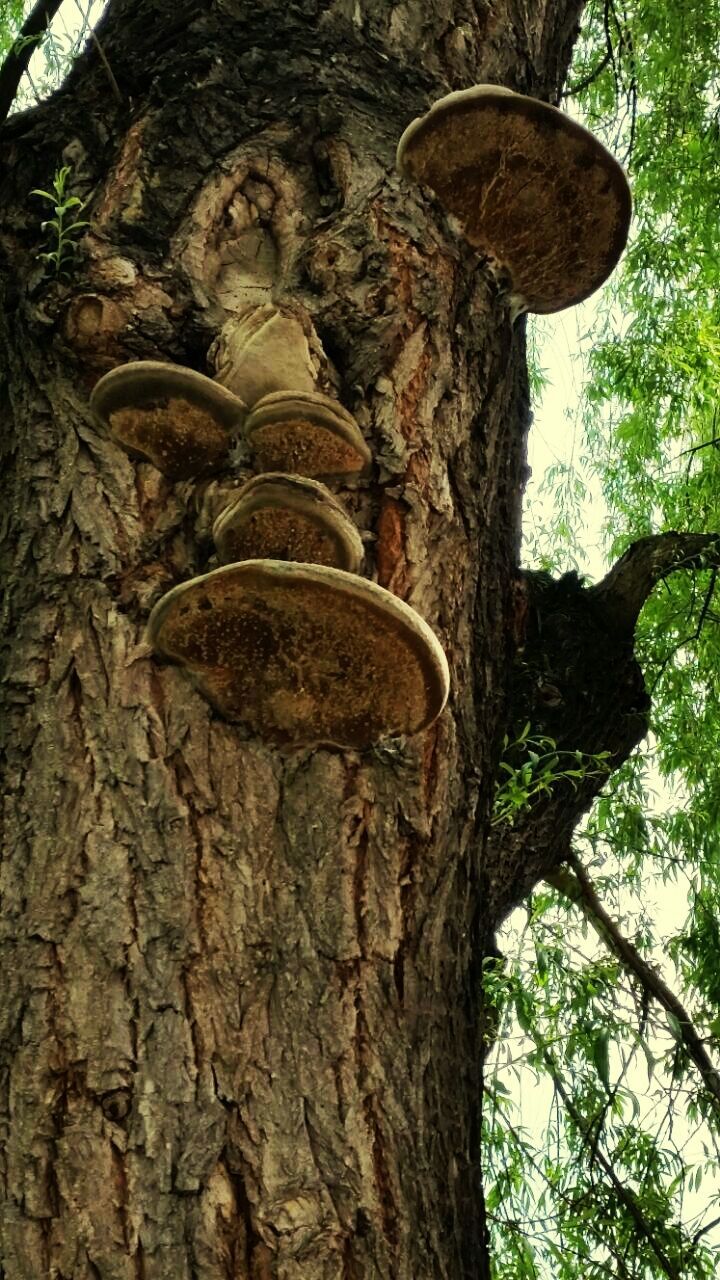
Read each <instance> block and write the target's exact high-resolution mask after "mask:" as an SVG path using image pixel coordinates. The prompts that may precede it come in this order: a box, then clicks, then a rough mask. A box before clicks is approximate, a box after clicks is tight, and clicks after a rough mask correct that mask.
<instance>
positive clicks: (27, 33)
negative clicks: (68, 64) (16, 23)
mask: <svg viewBox="0 0 720 1280" xmlns="http://www.w3.org/2000/svg"><path fill="white" fill-rule="evenodd" d="M61 4H62V0H37V4H36V5H35V6H34V8H33V10H32V12H31V13H30V14H29V15H28V17H27V18H26V19H25V21H24V23H23V25H22V27H21V28H20V34H19V36H18V37H17V40H16V41H15V43H14V45H13V47H12V49H11V50H10V52H9V54H8V56H7V58H6V59H5V61H4V62H3V64H2V66H1V67H0V125H2V123H3V121H5V120H6V119H7V117H8V113H9V111H10V108H11V106H12V104H13V102H14V101H15V94H16V93H17V91H18V86H19V84H20V81H21V80H22V78H23V76H24V74H25V72H26V71H27V69H28V65H29V62H30V59H31V58H32V56H33V54H34V52H35V50H36V48H37V45H38V41H37V40H36V39H35V38H34V37H36V36H42V35H43V34H44V32H45V31H46V30H47V27H48V24H49V23H50V22H51V21H52V19H53V18H54V17H55V14H56V13H57V11H58V9H59V8H60V5H61Z"/></svg>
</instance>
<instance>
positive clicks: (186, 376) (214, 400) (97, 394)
mask: <svg viewBox="0 0 720 1280" xmlns="http://www.w3.org/2000/svg"><path fill="white" fill-rule="evenodd" d="M90 407H91V409H92V410H93V413H94V414H95V416H96V417H97V418H98V419H99V420H100V421H101V422H102V423H104V424H105V425H106V426H107V427H108V429H109V431H110V435H111V436H112V438H113V440H115V441H117V443H118V444H121V445H122V446H123V448H124V449H127V451H128V453H130V454H132V455H134V456H136V457H141V458H147V459H148V460H149V461H150V462H152V463H153V464H154V466H156V467H157V468H158V470H159V471H162V472H163V473H164V474H165V475H166V476H169V477H170V479H171V480H187V479H189V478H190V477H192V476H197V475H201V474H203V473H204V472H206V471H212V470H214V469H216V468H217V467H219V466H221V465H222V463H223V462H224V460H225V458H226V456H227V452H228V449H229V446H230V444H231V443H232V437H233V435H234V434H236V433H237V431H238V429H239V427H240V425H241V423H242V421H243V418H244V417H245V413H246V407H245V405H244V404H243V402H242V400H239V399H238V397H237V396H235V395H233V394H232V392H231V391H227V390H226V389H225V387H221V386H219V385H218V384H217V383H216V382H213V381H212V379H211V378H206V377H204V375H203V374H202V373H196V372H195V371H194V370H193V369H184V368H183V367H182V366H181V365H175V364H164V363H163V362H162V361H159V360H136V361H134V362H133V363H131V364H123V365H120V366H119V367H118V368H117V369H112V370H111V371H110V373H106V374H105V376H104V377H103V378H101V379H100V381H99V382H98V383H97V385H96V386H95V389H94V391H93V393H92V396H91V397H90Z"/></svg>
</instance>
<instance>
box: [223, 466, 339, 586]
mask: <svg viewBox="0 0 720 1280" xmlns="http://www.w3.org/2000/svg"><path fill="white" fill-rule="evenodd" d="M213 538H214V540H215V546H216V547H217V550H218V555H219V558H220V561H221V563H223V564H229V563H230V562H232V561H236V560H255V559H267V560H294V561H301V562H303V563H306V564H324V565H331V566H333V567H334V568H336V569H347V570H348V571H349V572H350V573H356V572H357V570H358V569H359V568H360V564H361V562H362V558H363V544H362V540H361V538H360V534H359V533H358V531H357V529H356V528H355V525H354V524H353V522H352V520H351V519H350V517H349V516H348V515H347V513H346V512H345V510H344V509H343V507H342V506H341V505H340V503H339V502H338V501H337V499H336V498H334V497H333V495H332V494H331V493H330V491H329V490H328V489H326V488H325V486H324V485H323V484H318V482H317V481H316V480H303V479H300V478H299V477H298V476H289V475H283V474H282V473H280V472H275V473H271V474H269V475H260V476H254V477H253V479H252V480H249V481H248V483H247V484H246V485H243V487H242V489H241V490H240V492H239V494H238V496H237V498H236V500H235V502H233V503H231V505H230V506H229V507H226V508H225V510H224V511H222V512H221V513H220V515H219V516H218V518H217V520H216V521H215V524H214V526H213Z"/></svg>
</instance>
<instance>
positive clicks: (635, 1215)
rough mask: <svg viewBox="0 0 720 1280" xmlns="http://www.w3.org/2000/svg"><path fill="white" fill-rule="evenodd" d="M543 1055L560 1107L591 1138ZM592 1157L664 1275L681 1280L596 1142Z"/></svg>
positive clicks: (548, 1057)
mask: <svg viewBox="0 0 720 1280" xmlns="http://www.w3.org/2000/svg"><path fill="white" fill-rule="evenodd" d="M543 1058H544V1061H545V1065H546V1067H547V1069H548V1071H549V1072H550V1075H551V1076H552V1081H553V1084H554V1086H555V1088H556V1089H557V1091H558V1093H559V1094H560V1097H561V1098H562V1101H563V1106H564V1107H565V1109H566V1111H567V1113H568V1115H569V1116H571V1118H572V1120H573V1121H574V1123H575V1124H576V1125H577V1127H578V1129H579V1130H580V1132H581V1134H582V1135H583V1137H584V1138H585V1139H586V1140H587V1141H589V1140H590V1138H591V1137H592V1132H591V1126H590V1125H588V1124H587V1122H586V1121H585V1120H584V1119H583V1117H582V1116H581V1114H580V1112H579V1111H578V1109H577V1107H576V1106H575V1104H574V1102H573V1100H572V1098H571V1097H570V1094H569V1093H568V1091H567V1089H566V1088H565V1086H564V1084H563V1082H562V1080H561V1079H560V1076H559V1073H558V1071H557V1068H556V1066H555V1062H554V1061H553V1058H552V1056H551V1054H549V1053H548V1052H547V1050H545V1052H544V1053H543ZM592 1158H593V1160H594V1161H595V1163H596V1164H599V1165H600V1168H601V1169H602V1171H603V1173H604V1174H605V1176H606V1177H607V1178H609V1180H610V1182H611V1183H612V1185H613V1188H614V1189H615V1191H616V1193H617V1196H618V1199H619V1200H621V1201H622V1203H623V1204H624V1205H625V1208H626V1209H627V1211H628V1213H629V1214H630V1217H631V1218H632V1220H633V1222H634V1223H635V1226H636V1227H637V1229H638V1233H639V1234H640V1235H641V1236H643V1238H644V1239H645V1240H647V1243H648V1244H649V1246H650V1248H651V1249H652V1251H653V1253H654V1254H655V1257H656V1258H657V1260H658V1262H659V1263H660V1267H661V1269H662V1270H663V1271H664V1273H665V1275H666V1276H667V1277H668V1280H682V1276H681V1274H680V1272H679V1271H678V1270H677V1267H676V1266H675V1264H674V1263H673V1262H671V1261H670V1259H669V1258H668V1256H667V1254H666V1253H665V1250H664V1249H663V1248H662V1246H661V1245H660V1244H659V1242H658V1241H657V1240H656V1239H655V1235H654V1233H653V1229H652V1227H651V1226H650V1223H649V1222H648V1221H647V1219H646V1217H645V1215H644V1213H643V1211H642V1209H641V1208H640V1205H639V1204H638V1202H637V1199H636V1197H635V1196H634V1194H633V1192H632V1191H631V1190H630V1188H629V1187H626V1186H625V1185H624V1183H623V1182H621V1181H620V1179H619V1178H618V1176H617V1174H616V1172H615V1170H614V1169H613V1167H612V1164H611V1163H610V1161H609V1160H608V1158H607V1156H606V1155H605V1154H604V1153H603V1152H602V1151H600V1150H599V1148H598V1147H597V1145H595V1146H594V1147H593V1151H592Z"/></svg>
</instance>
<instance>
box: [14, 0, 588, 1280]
mask: <svg viewBox="0 0 720 1280" xmlns="http://www.w3.org/2000/svg"><path fill="white" fill-rule="evenodd" d="M581 7H582V6H581V3H580V2H579V0H544V2H541V3H538V4H534V5H532V6H529V5H526V4H524V3H521V0H506V2H505V3H497V4H495V5H493V6H490V5H489V4H485V3H478V4H474V5H470V4H466V3H465V0H433V3H430V4H427V3H423V4H422V5H419V4H417V5H415V4H412V3H409V4H406V5H390V4H388V3H386V2H384V0H359V3H357V4H353V5H350V4H348V3H346V0H328V2H327V3H323V4H317V3H314V2H313V0H309V3H307V4H303V5H292V4H285V3H283V4H281V3H279V2H276V0H272V2H271V3H269V4H265V5H263V6H257V5H249V4H247V3H246V2H244V0H243V2H242V3H241V2H240V0H216V2H215V3H210V0H206V2H205V3H200V4H198V3H197V2H194V3H193V4H192V5H183V4H182V3H180V4H179V3H177V0H176V2H175V3H173V4H171V3H169V0H144V2H143V3H142V4H140V3H138V0H115V2H114V3H111V5H110V7H109V11H108V14H107V17H106V19H105V20H104V22H103V24H102V26H101V28H100V30H99V32H98V35H99V39H100V42H101V45H102V50H103V53H104V56H105V58H106V60H107V64H108V65H109V66H110V68H111V70H112V75H113V77H114V80H115V82H116V84H117V86H118V88H119V91H120V93H121V95H122V98H123V101H122V102H118V101H117V98H116V95H115V93H114V92H111V91H110V88H109V84H108V78H107V71H106V67H105V65H104V63H103V61H102V59H101V58H100V56H99V54H98V52H97V49H91V50H90V51H89V53H88V54H87V55H86V56H85V57H84V58H83V59H81V60H80V62H79V63H78V65H77V67H76V68H75V69H74V71H73V73H72V75H71V76H70V78H69V80H68V83H67V85H66V86H65V88H64V89H63V90H62V91H61V92H60V93H59V94H57V95H56V96H55V97H54V99H53V100H51V101H50V102H49V103H48V104H46V105H44V106H42V107H40V108H38V109H37V110H35V111H33V112H30V113H26V114H24V115H21V116H19V117H14V118H12V119H11V120H9V121H8V122H7V123H6V124H5V126H4V127H3V129H2V132H1V134H0V137H1V138H2V141H3V147H4V153H5V160H6V168H5V170H4V173H3V175H2V178H1V179H0V209H1V210H2V214H1V216H0V288H2V293H3V308H2V320H0V343H1V344H2V350H3V368H4V370H5V378H4V380H3V382H2V385H0V396H1V397H2V401H1V403H2V413H1V420H2V434H1V436H0V448H1V449H2V468H1V469H0V484H1V485H2V502H1V506H0V509H1V510H2V511H3V513H4V516H3V525H2V533H1V535H0V556H1V557H2V572H3V577H4V581H5V585H6V589H5V596H4V602H3V607H4V615H3V632H2V638H3V639H2V643H3V658H4V667H3V683H2V691H3V693H2V696H3V709H2V715H1V717H0V735H1V737H0V742H1V744H2V753H3V767H4V778H5V786H4V843H3V854H2V862H1V863H0V893H1V895H2V913H1V918H0V965H1V966H2V973H3V986H2V993H1V994H0V1115H1V1116H2V1130H1V1133H2V1136H1V1137H0V1176H1V1178H2V1195H1V1198H0V1241H1V1242H2V1243H0V1269H1V1270H2V1272H3V1273H4V1275H5V1276H6V1277H7V1280H37V1278H38V1277H41V1276H48V1277H49V1276H62V1277H63V1278H64V1280H90V1278H91V1277H92V1278H93V1280H97V1278H98V1277H102V1280H183V1278H184V1277H187V1278H188V1280H189V1278H190V1277H193V1278H197V1280H222V1278H224V1277H233V1278H234V1280H240V1277H247V1278H248V1280H300V1278H301V1277H302V1280H337V1277H341V1276H342V1277H344V1278H346V1280H363V1278H365V1277H368V1278H369V1277H387V1278H388V1280H390V1278H392V1280H420V1278H421V1277H428V1280H429V1278H430V1277H432V1278H433V1280H439V1278H440V1277H446V1278H447V1280H457V1277H458V1276H461V1275H467V1276H475V1275H480V1276H486V1275H487V1274H488V1258H487V1242H486V1239H485V1228H484V1221H483V1216H482V1211H481V1209H482V1195H481V1183H480V1164H479V1157H480V1153H479V1148H478V1133H479V1124H478V1109H479V1104H480V1086H481V1080H480V1072H481V1063H482V1057H483V1054H484V1052H485V1044H484V1041H483V1036H482V1032H481V1029H480V1026H479V1023H478V1012H479V1011H478V992H479V986H480V978H481V970H482V961H483V956H484V954H485V953H486V952H487V951H488V950H489V949H490V950H491V949H492V933H493V929H494V927H495V926H496V925H497V923H498V921H499V919H500V918H501V916H502V914H503V913H504V911H505V910H506V909H507V905H508V902H509V900H510V898H512V896H513V895H514V894H515V893H516V892H522V891H523V886H524V885H525V881H526V879H527V876H526V875H525V873H524V871H523V867H524V864H525V860H526V857H527V850H526V849H525V848H523V847H519V848H517V849H516V848H515V846H514V845H513V844H512V842H511V841H510V842H508V841H505V842H504V844H503V843H502V842H500V843H498V841H497V837H496V835H493V838H492V839H491V840H490V842H489V843H488V842H487V834H488V829H489V828H488V815H489V811H490V807H491V804H492V793H493V780H494V775H495V769H496V764H497V758H498V755H499V750H500V744H501V741H502V735H503V731H504V729H505V726H506V723H507V721H508V716H509V715H510V714H511V709H510V710H509V704H508V685H509V681H510V673H511V663H512V658H513V655H514V652H515V643H516V639H515V621H516V612H515V611H516V605H517V598H516V593H515V590H514V585H515V565H516V561H517V553H518V543H519V525H520V514H519V512H520V496H521V490H522V483H523V454H524V436H525V432H526V430H527V427H528V421H529V414H528V396H527V383H526V376H525V365H524V342H523V332H524V331H523V324H522V322H519V323H518V324H517V325H516V326H515V327H512V325H511V323H510V317H509V315H508V313H507V309H506V304H505V302H504V301H503V300H502V299H501V298H499V297H498V296H497V295H496V294H495V292H494V288H493V285H492V282H491V280H490V279H489V278H488V277H487V276H486V275H485V274H484V273H483V271H482V270H481V269H480V268H479V265H478V263H477V261H476V259H475V257H474V255H473V254H472V253H471V252H470V251H469V250H468V249H467V247H465V246H464V245H463V244H462V243H461V242H460V241H458V240H457V238H456V237H455V236H454V235H453V233H452V232H451V231H450V229H449V228H448V226H447V224H446V222H445V220H444V218H443V216H442V214H441V211H440V210H439V209H438V208H437V206H436V205H435V204H434V203H433V201H432V200H431V199H429V198H428V197H427V196H426V195H424V194H423V192H422V191H419V190H412V189H410V188H409V187H408V186H407V185H406V184H405V183H404V182H402V181H401V180H400V178H399V177H398V176H397V175H396V173H395V172H394V168H393V154H394V147H395V143H396V141H397V138H398V136H399V133H400V132H401V130H402V128H403V127H404V125H405V124H406V123H407V122H408V120H409V119H410V118H411V117H412V115H413V114H417V113H418V112H420V111H422V110H424V109H425V108H426V107H427V105H428V103H429V102H430V101H431V100H432V99H433V98H435V97H437V96H439V95H440V94H442V93H444V92H447V91H448V90H449V89H453V88H459V87H463V86H464V85H466V84H468V83H471V82H473V81H477V80H491V81H496V82H499V83H502V84H506V85H508V86H510V87H515V88H519V89H521V90H525V91H528V92H531V93H535V94H537V95H539V96H543V97H547V98H550V99H551V100H556V99H557V97H558V94H559V90H560V85H561V81H562V77H563V74H564V71H565V67H566V63H567V60H568V57H569V53H570V48H571V42H572V38H573V35H574V32H575V27H576V22H577V18H578V15H579V12H580V9H581ZM61 162H67V163H72V164H73V183H74V190H77V192H78V193H79V194H80V195H82V196H83V197H86V198H87V199H88V201H89V216H90V217H91V219H92V226H91V228H90V230H89V233H88V235H87V236H85V237H84V239H83V242H82V245H81V250H80V252H79V254H78V256H77V258H76V259H75V260H74V263H73V270H72V275H71V277H70V279H69V280H68V281H67V282H61V283H57V282H54V281H53V280H52V279H49V278H48V277H47V276H45V275H43V273H42V271H41V269H40V268H39V266H38V264H37V261H36V258H35V254H36V253H37V251H38V249H39V248H41V247H42V244H41V232H40V228H39V222H40V218H41V216H42V215H41V213H40V212H39V210H38V208H37V207H36V205H35V203H34V201H33V198H32V197H30V196H29V195H28V192H29V191H30V190H31V189H32V188H33V187H37V186H40V187H43V186H44V187H46V186H47V185H48V181H49V179H51V177H52V173H53V171H54V169H55V166H56V165H57V164H58V163H61ZM271 300H272V302H273V303H275V304H276V305H280V306H283V307H288V308H291V309H292V312H293V314H294V315H295V316H296V317H298V318H299V319H300V322H301V324H302V326H303V329H304V332H305V333H306V335H307V341H308V350H309V351H310V353H311V357H312V358H313V359H314V360H316V366H315V367H317V368H318V369H320V370H322V373H321V375H320V376H321V377H322V378H323V379H325V385H326V386H327V388H328V390H331V391H332V393H333V394H335V395H336V396H338V397H339V399H340V400H341V401H342V403H343V404H345V405H346V407H347V408H348V409H350V410H351V411H352V412H353V413H354V414H355V416H356V417H357V418H358V420H359V422H360V424H361V426H362V428H363V431H364V433H365V435H366V438H367V439H368V442H369V443H370V445H371V447H372V449H373V456H374V458H375V466H374V469H373V472H372V475H371V477H370V478H369V479H368V480H363V481H362V482H360V483H358V484H356V485H355V486H354V487H347V488H343V489H341V497H342V499H343V501H344V503H345V504H346V506H347V508H348V510H349V511H350V512H351V514H352V515H353V518H354V519H355V521H356V523H357V524H358V526H359V528H360V529H361V530H362V531H363V533H364V535H365V538H366V542H367V549H368V557H367V572H369V573H370V574H371V575H373V576H376V577H377V578H378V579H379V580H380V581H381V582H382V583H383V584H384V585H386V586H388V587H389V588H390V589H392V590H393V591H395V592H396V593H397V594H398V595H400V596H401V597H402V598H403V599H405V600H407V601H408V603H410V604H411V605H412V606H413V607H414V608H416V609H417V610H418V611H419V612H420V613H421V614H422V615H423V616H424V617H425V618H426V619H427V620H428V621H429V622H430V624H431V625H432V626H433V627H434V628H435V629H436V631H437V632H438V634H439V635H440V637H441V639H442V641H443V643H444V645H445V647H446V650H447V653H448V657H449V660H450V663H451V667H452V675H453V693H452V699H451V705H450V707H449V708H448V710H447V711H446V712H445V714H444V715H443V717H442V718H441V720H440V721H439V722H438V723H437V724H436V725H435V726H433V727H432V728H431V729H430V730H428V731H427V732H426V733H425V734H423V735H420V736H419V737H418V738H417V739H413V740H410V741H407V742H397V743H388V744H387V745H383V746H381V747H380V748H378V749H377V750H375V751H373V752H368V753H365V754H363V755H362V756H360V755H356V754H353V753H349V752H345V753H342V752H338V751H330V750H319V751H312V752H311V751H303V752H297V753H288V754H282V753H280V752H277V751H274V750H272V749H271V748H269V747H267V746H265V745H264V744H263V743H262V742H259V741H257V740H254V739H252V738H249V737H248V735H247V734H245V733H243V731H242V729H240V728H238V727H237V726H234V725H230V724H227V723H225V722H223V721H222V720H220V719H219V718H218V717H216V716H215V715H214V714H213V713H212V712H211V710H210V708H209V707H208V705H207V703H205V702H204V701H203V699H202V698H201V697H200V696H199V695H198V694H197V692H196V691H194V689H193V688H192V686H191V685H190V684H189V682H188V681H187V679H186V678H185V676H184V675H183V673H182V672H181V671H180V670H178V669H174V668H171V667H167V666H162V665H161V664H159V663H158V662H157V661H156V660H155V659H153V658H152V657H151V656H150V654H149V652H148V647H147V644H146V643H145V641H144V625H145V620H146V618H147V615H148V613H149V610H150V609H151V607H152V605H153V604H154V602H155V601H156V600H157V599H158V598H159V597H160V596H161V595H162V594H163V593H164V592H165V591H166V590H167V589H168V588H169V587H171V586H172V585H173V584H175V583H176V582H179V581H183V580H185V579H187V578H188V577H190V576H192V575H194V574H196V573H199V572H203V571H205V569H206V568H208V567H209V565H211V563H212V547H211V543H210V528H211V525H212V521H213V519H214V517H215V516H216V515H217V514H218V512H219V510H221V509H222V507H223V506H224V505H225V504H226V502H227V501H228V499H229V497H230V496H231V495H232V494H233V493H234V492H235V491H236V489H237V488H238V487H239V485H240V484H241V483H242V482H243V481H244V480H245V479H246V478H247V476H248V474H249V469H250V468H249V459H248V458H247V456H246V455H245V454H244V453H243V451H242V449H239V450H238V451H237V454H236V455H235V456H234V458H233V460H232V465H231V466H230V467H229V468H228V470H227V471H226V472H225V473H223V474H221V475H220V476H218V477H217V478H215V479H212V480H207V481H203V482H201V483H198V484H192V483H190V482H183V483H178V484H175V485H173V484H171V483H170V482H169V481H168V480H166V479H164V478H163V477H162V476H161V475H160V474H159V473H158V472H157V471H155V470H154V469H153V468H152V467H151V466H149V465H148V464H142V463H141V464H136V463H133V462H131V461H130V460H129V459H128V458H127V457H125V455H124V454H122V453H121V452H120V450H119V449H118V448H117V447H116V446H115V445H114V444H112V443H111V442H110V441H109V440H108V438H107V437H106V436H104V435H103V434H102V433H101V432H99V431H98V429H97V426H96V424H95V423H94V422H93V420H92V418H91V416H90V414H89V410H88V395H89V392H90V390H91V388H92V386H93V385H94V383H95V381H96V380H97V378H98V377H99V376H100V375H101V374H102V373H103V372H104V371H105V370H106V369H108V368H111V367H113V366H114V365H116V364H118V363H121V362H123V361H126V360H128V359H133V358H138V357H140V358H155V359H166V360H173V361H176V362H178V363H183V364H186V365H189V366H190V367H192V368H196V369H199V370H200V371H202V372H208V371H210V372H212V364H211V363H208V361H211V360H212V358H213V354H212V353H211V347H212V344H213V342H214V341H215V339H217V338H218V336H219V335H220V334H221V332H223V331H224V326H226V325H227V324H228V323H229V322H232V319H233V317H234V316H237V315H238V314H239V313H241V312H242V310H243V309H244V308H246V307H247V306H249V305H264V304H266V303H267V302H269V301H271ZM534 873H535V874H543V871H542V870H541V869H540V868H538V867H536V868H535V869H534ZM497 876H501V878H502V877H505V880H506V881H507V883H508V884H509V885H511V889H510V890H509V891H508V893H505V894H504V895H503V894H500V895H498V894H496V895H495V897H493V896H492V894H490V895H488V894H487V892H486V890H487V888H488V886H492V885H493V884H494V882H495V879H496V878H497ZM524 876H525V879H524V878H523V877H524Z"/></svg>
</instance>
